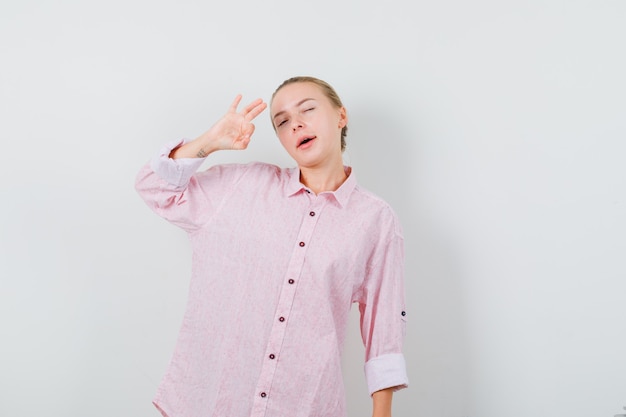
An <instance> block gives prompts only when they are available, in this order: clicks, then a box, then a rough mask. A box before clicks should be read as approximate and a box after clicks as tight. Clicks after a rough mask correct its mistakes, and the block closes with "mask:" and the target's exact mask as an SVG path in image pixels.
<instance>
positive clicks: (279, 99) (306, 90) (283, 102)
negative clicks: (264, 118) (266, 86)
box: [271, 82, 326, 114]
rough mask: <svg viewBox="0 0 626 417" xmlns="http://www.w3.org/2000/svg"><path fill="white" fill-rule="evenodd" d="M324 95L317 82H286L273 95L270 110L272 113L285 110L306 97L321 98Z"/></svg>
mask: <svg viewBox="0 0 626 417" xmlns="http://www.w3.org/2000/svg"><path fill="white" fill-rule="evenodd" d="M325 97H326V96H325V95H324V93H323V91H322V89H321V88H320V87H319V86H318V85H317V84H313V83H310V82H297V83H292V84H287V85H286V86H284V87H283V88H281V89H280V90H278V92H277V93H276V95H275V96H274V99H273V100H272V103H271V112H272V114H274V113H276V112H278V111H282V110H286V109H287V108H289V107H292V106H296V105H297V104H298V103H299V102H300V101H301V100H304V99H307V98H312V99H315V100H322V99H324V98H325Z"/></svg>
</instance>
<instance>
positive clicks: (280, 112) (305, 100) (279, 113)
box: [272, 98, 315, 120]
mask: <svg viewBox="0 0 626 417" xmlns="http://www.w3.org/2000/svg"><path fill="white" fill-rule="evenodd" d="M309 100H315V99H314V98H305V99H302V100H300V101H299V102H298V103H297V104H296V105H295V106H294V107H299V106H300V105H302V103H306V102H307V101H309ZM283 113H285V110H281V111H279V112H278V113H276V114H275V115H274V117H272V120H276V118H277V117H278V116H280V115H281V114H283Z"/></svg>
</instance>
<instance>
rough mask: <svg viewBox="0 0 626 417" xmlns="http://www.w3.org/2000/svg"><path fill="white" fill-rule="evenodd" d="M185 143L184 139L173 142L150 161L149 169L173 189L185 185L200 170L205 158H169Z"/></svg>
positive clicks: (166, 145)
mask: <svg viewBox="0 0 626 417" xmlns="http://www.w3.org/2000/svg"><path fill="white" fill-rule="evenodd" d="M185 143H187V141H186V140H185V139H179V140H173V141H171V142H168V143H167V144H165V146H163V148H161V150H160V151H159V153H158V154H157V155H156V156H155V157H154V158H152V160H151V161H150V168H152V170H153V171H154V172H155V173H156V174H157V175H158V176H159V177H161V178H162V179H163V180H165V181H166V182H167V183H169V184H171V185H174V186H175V187H183V186H185V185H187V183H188V182H189V179H190V178H191V176H192V175H193V174H194V173H195V172H196V171H197V170H198V168H200V165H202V163H203V162H204V159H205V158H179V159H172V158H170V153H171V152H172V150H174V149H176V148H178V147H179V146H181V145H183V144H185Z"/></svg>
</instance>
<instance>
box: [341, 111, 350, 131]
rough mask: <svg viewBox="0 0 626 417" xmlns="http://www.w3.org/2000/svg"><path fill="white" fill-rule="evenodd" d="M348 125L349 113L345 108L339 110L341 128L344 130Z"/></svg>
mask: <svg viewBox="0 0 626 417" xmlns="http://www.w3.org/2000/svg"><path fill="white" fill-rule="evenodd" d="M347 124H348V113H347V111H346V108H345V107H341V108H339V128H340V129H343V128H344V127H346V125H347Z"/></svg>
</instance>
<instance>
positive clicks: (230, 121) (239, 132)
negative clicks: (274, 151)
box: [170, 94, 267, 159]
mask: <svg viewBox="0 0 626 417" xmlns="http://www.w3.org/2000/svg"><path fill="white" fill-rule="evenodd" d="M240 102H241V94H239V95H237V97H235V100H233V102H232V104H231V105H230V107H229V109H228V112H227V113H226V114H225V115H224V116H222V118H221V119H219V120H218V121H217V122H216V123H215V124H214V125H213V126H212V127H211V128H210V129H209V130H207V131H206V132H205V133H203V134H202V135H200V136H199V137H197V138H196V139H195V140H193V141H192V142H189V143H186V144H185V145H183V146H181V147H180V148H176V149H174V150H173V151H172V152H171V153H170V157H171V158H174V159H176V158H204V157H205V156H207V155H208V154H210V153H211V152H215V151H219V150H226V149H236V150H242V149H246V148H247V147H248V144H249V143H250V137H251V136H252V133H254V124H252V120H254V118H255V117H257V116H258V115H259V114H261V112H263V110H265V108H266V107H267V103H265V102H263V100H262V99H260V98H258V99H256V100H254V101H253V102H252V103H250V104H248V105H247V106H246V107H245V108H244V109H243V110H241V111H237V107H238V106H239V103H240Z"/></svg>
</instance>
